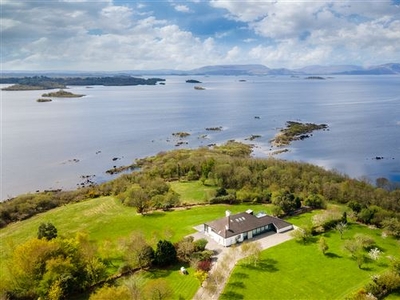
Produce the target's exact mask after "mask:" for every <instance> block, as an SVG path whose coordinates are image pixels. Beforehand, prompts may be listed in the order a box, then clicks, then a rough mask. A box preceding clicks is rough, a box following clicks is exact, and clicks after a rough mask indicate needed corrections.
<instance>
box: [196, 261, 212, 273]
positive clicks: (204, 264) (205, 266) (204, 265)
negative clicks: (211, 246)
mask: <svg viewBox="0 0 400 300" xmlns="http://www.w3.org/2000/svg"><path fill="white" fill-rule="evenodd" d="M211 267H212V262H211V260H201V261H199V262H198V263H197V270H201V271H204V272H208V271H210V270H211Z"/></svg>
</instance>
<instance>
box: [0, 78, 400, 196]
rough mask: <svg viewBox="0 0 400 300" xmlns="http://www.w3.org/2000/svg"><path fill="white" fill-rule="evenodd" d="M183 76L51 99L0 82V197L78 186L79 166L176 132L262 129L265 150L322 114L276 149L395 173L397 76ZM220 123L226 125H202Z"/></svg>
mask: <svg viewBox="0 0 400 300" xmlns="http://www.w3.org/2000/svg"><path fill="white" fill-rule="evenodd" d="M188 78H189V77H179V76H173V77H167V81H166V85H157V86H130V87H103V86H94V87H92V88H87V87H71V89H70V91H71V92H73V93H78V94H86V95H87V96H85V97H83V98H70V99H57V98H54V99H53V101H52V102H49V103H37V102H36V99H38V98H40V96H41V94H42V93H43V91H18V92H15V91H14V92H12V91H2V92H1V97H2V98H1V109H2V114H1V117H2V120H1V125H2V136H1V143H2V145H1V149H2V152H1V162H2V164H1V168H2V169H1V175H2V186H1V199H6V198H8V197H12V196H16V195H18V194H20V193H26V192H35V191H36V190H43V189H55V188H62V189H71V188H75V187H76V186H77V184H79V183H80V182H81V181H82V179H81V178H80V176H81V175H96V177H95V180H96V181H97V182H101V181H105V180H109V179H110V178H111V177H110V176H109V175H107V174H106V173H105V171H106V170H107V169H110V168H112V167H113V166H121V165H127V164H130V163H132V162H133V161H134V159H136V158H141V157H145V156H148V155H154V154H156V153H158V152H159V151H165V150H171V149H175V148H177V147H176V146H175V144H176V143H177V142H179V140H178V139H177V138H174V137H173V136H172V133H174V132H178V131H184V132H189V133H190V134H191V135H190V136H189V137H188V138H185V139H184V141H185V142H187V143H188V144H187V145H186V144H185V145H183V146H180V147H186V148H196V147H198V146H202V145H203V146H204V145H207V144H212V143H222V142H225V141H227V140H229V139H236V140H239V141H245V139H246V138H248V137H250V136H251V135H253V134H257V135H261V136H262V137H261V138H259V139H256V140H254V141H252V142H251V143H254V144H256V148H255V154H254V155H256V156H261V157H262V156H267V154H268V152H270V149H271V147H270V144H269V140H271V139H272V138H273V137H274V135H275V134H276V133H277V132H278V129H279V128H281V127H283V126H284V125H285V122H286V121H288V120H300V121H302V122H312V123H327V124H328V125H329V131H319V132H314V134H313V136H312V137H311V138H309V139H306V140H303V141H298V142H294V143H293V144H292V145H290V146H289V147H288V149H289V150H290V151H289V152H286V153H284V154H280V155H279V156H277V157H280V158H282V159H290V160H297V161H305V162H310V163H314V164H317V165H320V166H322V167H325V168H327V169H335V170H337V171H339V172H342V173H344V174H347V175H349V176H351V177H354V178H360V177H365V178H369V179H370V180H371V181H372V182H373V181H374V180H375V179H376V178H378V177H386V178H388V179H390V180H393V181H400V155H399V154H400V139H399V136H400V134H399V133H400V108H399V107H400V106H399V104H400V77H399V76H336V77H335V78H332V79H328V80H305V79H303V78H291V77H286V76H282V77H229V76H211V77H204V76H198V77H196V76H192V77H190V78H193V79H198V80H200V81H202V82H203V83H202V84H201V86H203V87H205V88H206V90H203V91H201V90H200V91H199V90H195V89H193V85H192V84H188V83H185V80H186V79H188ZM239 80H246V81H245V82H240V81H239ZM4 86H5V85H3V87H4ZM255 116H257V117H259V119H258V118H255ZM218 126H222V127H223V130H222V131H207V130H206V129H205V128H207V127H218ZM203 135H207V137H206V138H204V137H203ZM273 150H276V149H273ZM377 156H379V157H383V159H380V160H377V159H375V157H377ZM113 158H118V160H113Z"/></svg>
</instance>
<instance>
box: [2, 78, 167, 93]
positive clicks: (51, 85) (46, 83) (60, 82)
mask: <svg viewBox="0 0 400 300" xmlns="http://www.w3.org/2000/svg"><path fill="white" fill-rule="evenodd" d="M164 81H165V79H162V78H147V79H146V78H137V77H132V76H124V75H121V76H112V77H111V76H108V77H47V76H32V77H0V84H8V83H9V84H13V85H12V86H9V87H5V88H3V89H2V90H3V91H27V90H50V89H65V88H67V86H76V85H77V86H92V85H104V86H129V85H156V84H158V83H159V82H161V83H162V82H164Z"/></svg>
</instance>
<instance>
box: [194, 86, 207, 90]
mask: <svg viewBox="0 0 400 300" xmlns="http://www.w3.org/2000/svg"><path fill="white" fill-rule="evenodd" d="M194 89H195V90H201V91H202V90H205V88H203V87H202V86H197V85H196V86H195V87H194Z"/></svg>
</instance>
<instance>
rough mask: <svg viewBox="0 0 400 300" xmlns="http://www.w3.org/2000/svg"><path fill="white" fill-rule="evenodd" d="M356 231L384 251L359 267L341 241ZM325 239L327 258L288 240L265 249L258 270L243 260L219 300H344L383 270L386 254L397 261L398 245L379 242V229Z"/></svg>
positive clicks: (332, 234) (331, 234) (389, 240)
mask: <svg viewBox="0 0 400 300" xmlns="http://www.w3.org/2000/svg"><path fill="white" fill-rule="evenodd" d="M289 221H290V219H289ZM356 233H362V234H366V235H369V236H371V237H373V239H374V240H375V242H376V244H377V245H378V247H379V248H380V249H381V250H382V251H383V255H382V257H381V259H380V260H378V261H377V262H376V261H370V262H368V263H366V264H365V265H363V266H362V269H359V268H358V266H357V263H356V262H355V261H354V260H352V259H351V258H350V257H349V255H348V253H346V251H345V250H343V243H344V241H345V240H346V239H349V238H351V237H353V236H354V235H355V234H356ZM324 237H325V239H326V241H327V244H328V246H329V250H328V252H327V254H326V255H323V254H322V253H321V251H320V250H319V249H318V245H317V243H315V242H313V243H310V244H306V245H303V244H299V243H298V242H296V241H295V240H291V241H288V242H286V243H283V244H281V245H278V246H276V247H273V248H270V249H267V250H265V251H263V252H262V256H261V262H260V263H259V265H258V266H257V267H254V266H249V265H246V264H245V263H244V261H241V262H240V263H239V264H238V265H237V266H236V267H235V269H234V271H233V273H232V275H231V277H230V279H229V282H228V284H227V285H226V287H225V290H224V292H223V295H222V297H221V299H276V300H279V299H310V300H311V299H345V297H346V296H348V295H350V294H351V293H353V292H355V291H356V290H357V289H359V288H361V287H363V286H364V285H365V284H366V283H368V282H369V281H370V280H371V279H370V277H371V275H373V274H377V273H381V272H383V271H384V270H385V269H387V268H388V266H389V259H388V256H397V257H399V252H398V249H399V243H398V241H396V240H394V239H392V238H382V236H381V231H380V230H377V229H369V228H368V227H366V226H362V225H358V224H352V225H350V226H349V230H347V231H346V232H345V233H344V236H343V239H341V238H340V235H339V233H337V232H335V231H333V232H329V233H326V234H325V235H324ZM315 240H317V238H316V239H315ZM392 297H395V296H394V295H393V296H392ZM392 299H395V298H392Z"/></svg>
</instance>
